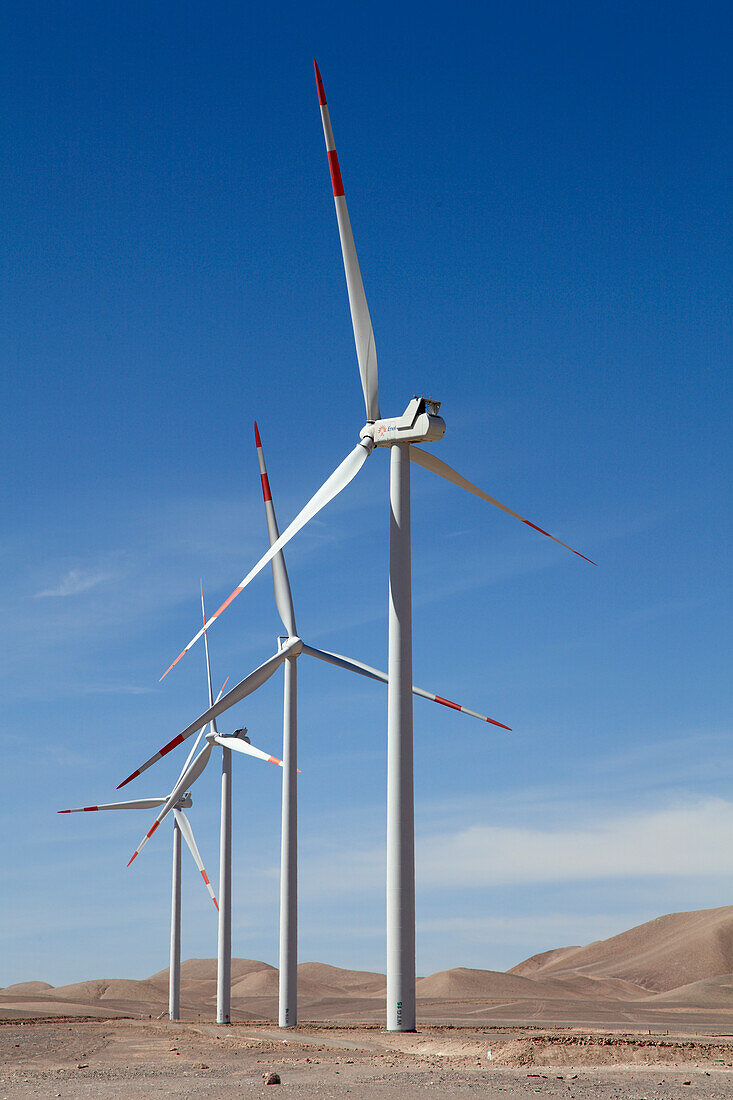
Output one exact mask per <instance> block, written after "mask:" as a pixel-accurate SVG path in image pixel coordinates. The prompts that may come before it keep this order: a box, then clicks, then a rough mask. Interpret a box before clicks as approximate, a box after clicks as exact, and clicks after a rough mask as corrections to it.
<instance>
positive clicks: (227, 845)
mask: <svg viewBox="0 0 733 1100" xmlns="http://www.w3.org/2000/svg"><path fill="white" fill-rule="evenodd" d="M201 614H202V616H203V620H204V623H205V622H206V606H205V603H204V583H203V581H201ZM204 644H205V652H206V676H207V682H208V689H209V711H207V718H206V720H205V721H204V722H202V723H201V724H200V725H199V726H197V727H196V729H197V730H199V729H200V730H201V732H200V733H199V735H198V737H197V738H196V741H195V742H194V745H193V748H192V749H191V751H190V752H189V754H188V758H187V759H186V763H185V764H184V765H183V770H182V771H181V774H180V776H179V778H178V782H177V783H176V786H175V787H174V788H173V790H172V792H171V794H170V796H169V797H168V799H167V800H164V805H163V808H162V809H161V811H160V813H159V814H158V816H157V817H156V819H155V821H154V822H153V824H152V825H151V827H150V829H148V831H147V833H146V834H145V836H144V837H143V839H142V840H141V842H140V844H139V845H138V846H137V848H136V849H135V851H134V852H133V854H132V857H131V859H130V861H129V863H128V864H127V866H128V867H129V866H130V863H132V862H133V860H135V859H136V858H137V857H138V855H139V854H140V852H141V851H142V850H143V848H144V847H145V845H146V844H147V842H148V840H149V839H150V837H151V836H152V835H153V833H154V832H155V830H156V829H157V828H158V826H159V825H160V823H161V821H163V819H164V818H165V817H166V815H167V814H168V813H169V812H170V810H171V809H173V808H174V807H175V805H176V800H177V799H178V798H179V797H180V796H181V795H182V793H183V792H184V791H187V790H188V788H189V787H191V786H192V785H193V784H194V783H195V782H196V780H197V779H198V778H199V777H200V776H201V775H202V774H203V772H204V770H205V768H206V765H207V764H208V763H209V760H210V758H211V753H212V751H213V748H214V745H217V746H219V747H220V748H221V750H222V759H221V832H220V842H219V901H220V903H221V904H220V905H217V909H218V910H219V928H218V937H217V960H216V1019H217V1023H220V1024H225V1023H229V1019H230V1015H231V984H232V983H231V974H232V752H233V751H235V752H240V753H243V754H245V755H247V756H254V757H257V758H258V759H260V760H266V761H267V762H268V763H270V764H278V765H280V766H281V767H282V760H278V758H277V757H276V756H271V755H270V754H269V753H266V752H263V751H262V749H258V748H255V746H254V745H252V744H251V743H250V740H249V737H248V736H247V730H246V729H241V730H236V731H235V732H234V733H233V734H231V735H221V734H220V733H219V731H218V730H217V728H216V715H214V714H213V713H212V707H213V708H215V707H216V704H218V703H219V701H220V700H221V696H222V692H223V690H224V687H226V684H227V680H228V677H227V680H225V681H224V686H223V687H222V689H221V691H220V692H219V694H218V695H217V697H216V702H215V701H214V699H213V689H212V683H211V661H210V658H209V639H208V635H205V637H204ZM217 713H218V712H217ZM207 724H208V725H209V731H208V733H207V734H206V744H205V745H204V747H203V748H202V750H201V752H200V753H199V754H198V756H194V754H195V753H196V749H197V748H198V746H199V744H200V742H201V738H202V737H203V736H204V732H203V730H204V727H205V726H206V725H207ZM192 732H195V731H192ZM179 743H180V742H178V741H176V744H179ZM173 747H174V745H173V744H172V743H171V744H169V745H167V746H165V747H164V748H163V749H161V751H160V752H158V753H156V754H155V756H154V757H151V759H150V760H149V761H148V762H147V764H145V765H144V766H143V767H142V768H139V769H138V770H137V771H135V772H133V774H132V775H131V776H129V777H128V778H127V779H126V780H125V783H129V782H130V780H131V779H134V778H135V777H136V776H137V775H139V774H140V773H141V772H143V771H145V769H146V768H147V767H149V766H150V764H152V763H154V762H155V761H156V760H158V759H160V758H161V757H162V756H165V755H167V753H168V752H170V750H171V748H173ZM125 783H120V785H119V787H118V788H117V789H118V790H119V789H120V787H124V785H125Z"/></svg>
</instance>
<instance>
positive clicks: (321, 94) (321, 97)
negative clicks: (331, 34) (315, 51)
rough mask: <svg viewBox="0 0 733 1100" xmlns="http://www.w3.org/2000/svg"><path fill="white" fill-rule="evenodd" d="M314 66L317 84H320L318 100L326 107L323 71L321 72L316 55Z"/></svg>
mask: <svg viewBox="0 0 733 1100" xmlns="http://www.w3.org/2000/svg"><path fill="white" fill-rule="evenodd" d="M313 68H314V69H315V71H316V84H317V85H318V102H319V103H320V105H321V107H325V106H326V93H325V91H324V89H323V81H322V80H321V72H320V69H319V68H318V62H317V61H316V59H315V57H314V58H313Z"/></svg>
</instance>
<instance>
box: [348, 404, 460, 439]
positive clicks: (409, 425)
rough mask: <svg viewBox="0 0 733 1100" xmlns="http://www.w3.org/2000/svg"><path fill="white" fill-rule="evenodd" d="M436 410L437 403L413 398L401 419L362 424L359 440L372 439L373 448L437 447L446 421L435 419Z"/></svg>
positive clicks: (399, 417) (439, 417) (395, 417)
mask: <svg viewBox="0 0 733 1100" xmlns="http://www.w3.org/2000/svg"><path fill="white" fill-rule="evenodd" d="M439 409H440V401H433V400H432V398H430V397H413V399H412V401H411V402H410V404H409V405H408V406H407V408H406V409H405V411H404V412H403V414H402V416H393V417H390V419H388V420H375V421H374V422H373V423H369V424H365V425H364V427H363V428H362V430H361V433H360V435H361V438H362V439H371V440H372V441H373V443H374V446H375V447H391V446H392V444H393V443H437V442H438V440H440V439H442V438H443V436H444V435H445V421H444V420H443V418H442V416H438V410H439Z"/></svg>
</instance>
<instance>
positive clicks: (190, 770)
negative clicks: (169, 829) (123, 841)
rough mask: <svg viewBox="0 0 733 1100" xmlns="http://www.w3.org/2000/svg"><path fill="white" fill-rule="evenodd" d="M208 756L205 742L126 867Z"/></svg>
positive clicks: (195, 777) (189, 783) (186, 788)
mask: <svg viewBox="0 0 733 1100" xmlns="http://www.w3.org/2000/svg"><path fill="white" fill-rule="evenodd" d="M210 756H211V742H209V741H207V742H206V744H205V745H204V747H203V749H202V750H201V752H200V753H199V754H198V756H197V757H196V759H195V760H194V762H193V764H191V766H190V768H188V770H187V771H186V773H185V775H183V776H182V777H181V778H180V779H179V780H178V782H177V783H176V785H175V787H174V788H173V790H172V791H171V793H170V794H169V796H168V798H167V799H166V802H165V805H164V806H163V808H162V810H161V811H160V813H159V814H158V816H157V817H156V819H155V821H154V822H153V824H152V825H151V826H150V828H149V829H148V831H147V833H146V834H145V836H144V837H143V838H142V840H141V841H140V843H139V844H138V846H137V848H136V849H135V851H134V852H133V853H132V856H131V858H130V861H129V863H128V864H127V866H128V867H129V866H130V863H132V861H133V860H134V859H137V857H138V856H139V855H140V853H141V852H142V850H143V848H144V847H145V845H146V844H147V843H148V841H149V840H150V838H151V836H152V835H153V833H154V832H155V830H156V829H157V828H158V826H159V825H160V823H161V822H162V821H164V820H165V818H166V817H167V816H168V814H169V813H170V812H171V810H172V809H174V807H175V805H176V802H178V800H179V798H180V797H181V795H182V794H183V793H184V791H186V790H188V788H189V787H190V786H191V784H192V783H195V782H196V780H197V779H198V777H199V776H200V775H201V773H202V771H203V770H204V768H205V767H206V765H207V764H208V762H209V757H210Z"/></svg>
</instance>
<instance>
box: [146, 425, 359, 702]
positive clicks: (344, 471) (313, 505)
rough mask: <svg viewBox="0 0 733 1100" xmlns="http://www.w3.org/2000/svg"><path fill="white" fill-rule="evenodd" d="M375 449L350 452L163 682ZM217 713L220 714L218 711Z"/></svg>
mask: <svg viewBox="0 0 733 1100" xmlns="http://www.w3.org/2000/svg"><path fill="white" fill-rule="evenodd" d="M373 448H374V443H373V442H372V440H371V439H360V440H359V442H358V443H357V445H356V446H355V447H354V449H353V451H350V452H349V454H347V456H346V458H345V459H344V460H343V462H341V463H340V464H339V465H338V466H337V467H336V469H335V470H334V471H333V473H332V474H331V476H330V477H329V478H328V479H327V480H326V481H324V483H323V485H322V486H321V487H320V489H319V490H318V491H317V492H316V493H314V494H313V496H312V497H311V499H310V500H309V501H308V503H307V504H306V505H305V507H304V508H302V509H301V510H300V512H298V514H297V516H296V517H295V519H294V520H293V521H292V523H291V524H290V525H289V526H288V527H286V528H285V530H284V531H283V533H282V534H281V535H280V537H279V538H278V539H276V540H275V542H274V543H273V544H272V546H271V547H270V549H269V550H268V551H267V553H266V554H263V556H262V557H261V558H260V560H259V561H258V562H257V564H256V565H255V566H254V568H253V569H250V571H249V573H248V574H247V576H246V577H245V578H244V580H242V581H240V582H239V584H238V585H237V587H236V588H235V589H234V591H233V592H231V593H230V594H229V595H228V596H227V598H226V599H225V600H224V603H223V604H222V605H221V607H219V608H218V609H217V610H216V611H215V612H214V614H213V615H212V616H211V618H210V619H209V620H208V622H207V623H206V624H205V625H204V626H203V627H202V628H201V630H199V632H198V634H195V635H194V637H193V638H192V639H191V641H190V642H189V643H188V645H187V646H186V647H185V649H182V650H181V652H180V653H179V654H178V656H177V657H176V659H175V661H174V662H173V664H172V665H169V666H168V668H167V669H166V670H165V672H164V673H163V676H161V678H160V679H161V680H162V679H163V677H165V676H167V675H168V673H169V672H170V670H171V669H172V668H173V667H174V665H177V664H178V662H179V661H180V659H181V657H183V656H185V654H186V653H188V651H189V649H190V648H191V646H193V645H195V644H196V642H197V641H198V640H199V638H200V637H201V635H202V634H203V633H204V630H207V629H208V628H209V627H210V626H211V624H212V623H213V622H214V620H215V619H217V618H218V617H219V615H221V613H222V611H224V609H225V608H227V607H229V604H230V603H231V602H232V600H234V599H236V598H237V596H238V595H239V593H240V592H241V591H243V589H245V588H246V587H247V585H248V584H249V582H250V581H251V580H252V578H253V577H256V576H257V574H258V573H259V572H260V570H261V569H264V567H265V566H266V565H267V564H268V563H269V562H271V561H272V559H273V558H274V557H275V555H276V554H278V553H279V552H280V551H281V550H282V548H283V546H285V545H286V544H287V543H288V542H290V540H291V538H292V537H293V535H297V533H298V531H300V529H301V528H302V527H305V525H306V523H308V521H309V520H311V519H313V517H314V516H316V515H318V513H319V512H320V511H321V509H322V508H325V507H326V505H327V504H328V503H329V501H332V500H333V498H334V497H335V496H338V494H339V493H340V492H341V490H342V489H345V488H346V486H347V485H348V484H349V482H351V481H353V479H354V478H355V477H356V475H357V474H358V473H359V470H360V469H361V468H362V466H363V465H364V463H365V462H366V460H367V458H368V457H369V455H370V454H371V452H372V450H373ZM217 713H221V712H220V711H219V712H217Z"/></svg>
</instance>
